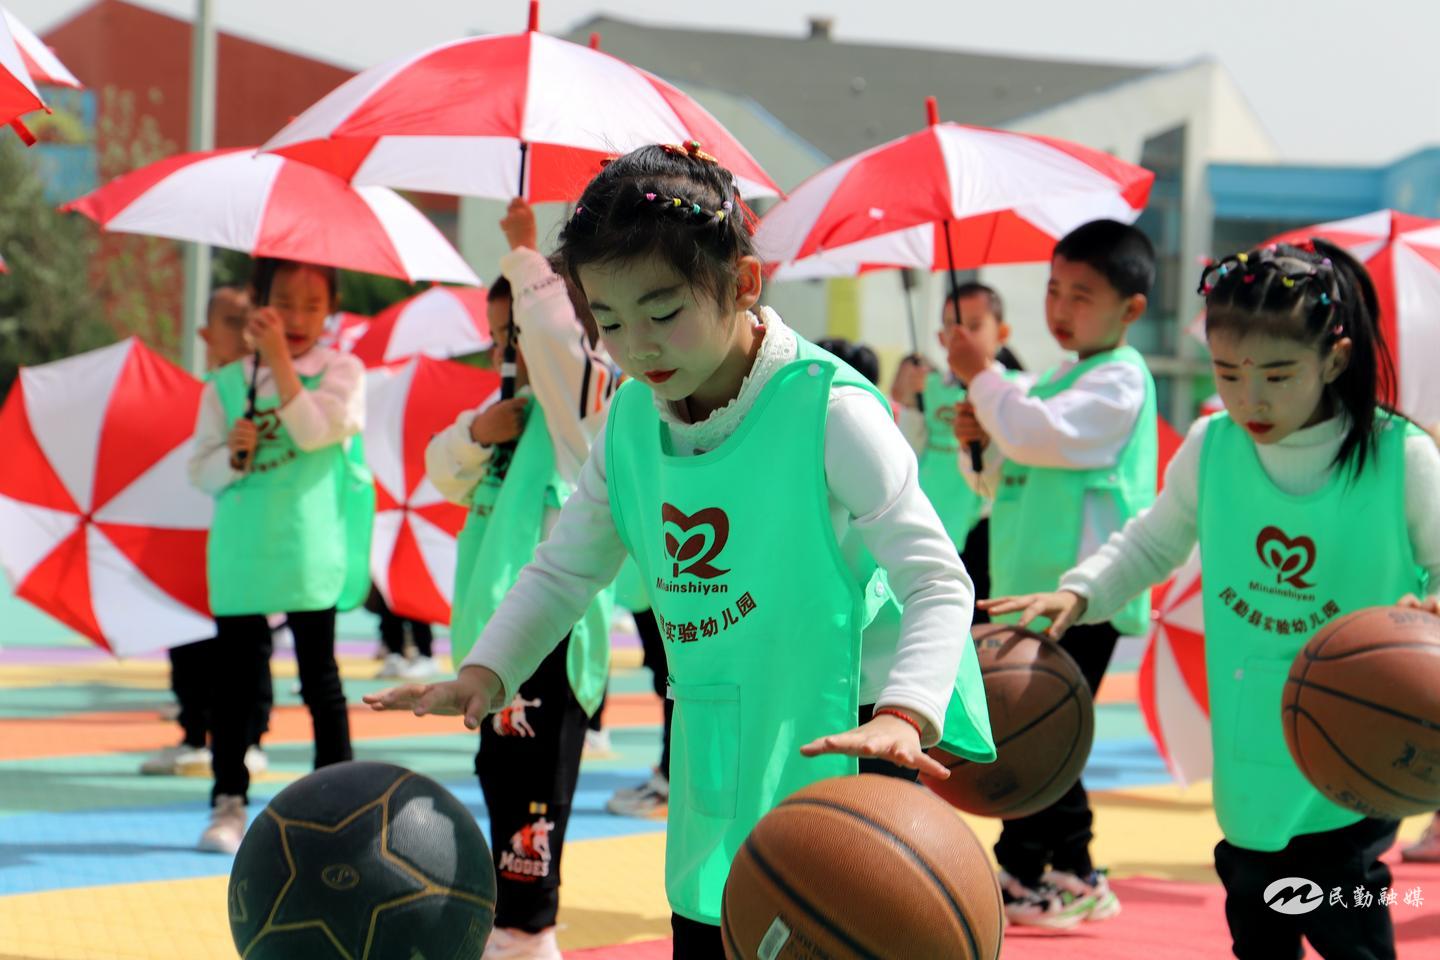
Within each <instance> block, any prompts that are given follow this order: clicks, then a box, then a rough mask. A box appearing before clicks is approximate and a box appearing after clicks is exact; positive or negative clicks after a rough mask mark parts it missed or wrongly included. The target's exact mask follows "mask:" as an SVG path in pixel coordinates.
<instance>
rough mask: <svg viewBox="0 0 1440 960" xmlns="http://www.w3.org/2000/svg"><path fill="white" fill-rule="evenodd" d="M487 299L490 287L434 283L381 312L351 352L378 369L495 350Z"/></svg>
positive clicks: (368, 365)
mask: <svg viewBox="0 0 1440 960" xmlns="http://www.w3.org/2000/svg"><path fill="white" fill-rule="evenodd" d="M485 301H486V291H484V290H480V289H463V288H459V287H433V288H431V289H429V290H426V291H425V292H424V293H421V294H416V295H415V296H413V297H411V298H409V299H408V300H401V301H400V302H399V303H397V304H395V305H393V306H391V307H389V308H387V309H385V310H383V311H382V312H381V313H379V314H378V315H376V316H375V318H374V319H372V320H371V321H370V325H369V327H367V328H366V330H365V333H364V335H363V336H361V337H359V338H358V339H357V340H356V341H355V346H354V347H353V348H352V349H351V351H350V352H351V353H353V354H355V356H357V357H359V358H360V360H361V361H363V362H364V364H365V366H367V367H371V368H373V367H381V366H387V365H390V364H395V363H403V362H405V361H406V360H409V359H410V358H411V357H414V356H427V357H436V358H443V357H463V356H465V355H466V354H470V353H479V352H480V351H482V350H489V349H490V344H491V341H490V325H489V323H487V322H486V320H485Z"/></svg>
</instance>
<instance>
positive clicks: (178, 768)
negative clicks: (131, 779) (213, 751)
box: [140, 743, 210, 777]
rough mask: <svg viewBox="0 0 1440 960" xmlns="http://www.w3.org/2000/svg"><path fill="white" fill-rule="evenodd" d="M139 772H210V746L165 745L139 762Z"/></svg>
mask: <svg viewBox="0 0 1440 960" xmlns="http://www.w3.org/2000/svg"><path fill="white" fill-rule="evenodd" d="M140 772H141V773H143V774H145V775H146V776H150V777H182V776H204V775H206V774H209V772H210V748H209V747H189V746H186V745H185V744H183V743H182V744H180V746H178V747H166V748H165V749H164V750H161V751H160V752H159V753H157V754H155V756H153V757H150V758H149V759H147V760H146V761H145V762H144V763H142V764H140Z"/></svg>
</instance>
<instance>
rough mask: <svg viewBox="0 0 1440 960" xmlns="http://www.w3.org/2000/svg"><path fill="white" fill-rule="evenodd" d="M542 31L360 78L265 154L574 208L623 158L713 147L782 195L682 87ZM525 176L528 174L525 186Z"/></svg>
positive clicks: (389, 180) (422, 56) (753, 192)
mask: <svg viewBox="0 0 1440 960" xmlns="http://www.w3.org/2000/svg"><path fill="white" fill-rule="evenodd" d="M537 19H538V15H537V13H536V5H535V4H534V3H533V2H532V4H531V11H530V29H529V30H527V31H526V32H525V33H520V34H505V35H499V36H485V37H471V38H467V39H464V40H456V41H453V42H451V43H445V44H441V45H439V46H436V47H431V48H429V49H427V50H423V51H421V52H419V53H416V54H413V55H411V56H407V57H401V58H399V59H397V60H392V61H390V62H389V63H385V64H381V65H380V66H377V67H372V68H371V69H369V70H366V71H364V72H363V73H360V74H357V75H356V76H354V77H352V78H351V79H350V80H348V81H346V82H345V83H344V84H342V85H341V86H340V87H338V88H336V89H335V90H334V91H333V92H331V93H330V94H329V95H327V96H326V97H325V98H324V99H322V100H320V101H319V102H318V103H316V104H315V105H314V106H312V107H311V108H310V109H309V110H306V111H305V112H304V113H303V114H301V115H300V116H299V117H297V118H296V119H294V120H292V121H291V122H290V124H289V125H288V126H286V127H285V128H284V129H283V130H281V131H280V132H279V133H278V134H276V135H275V136H274V137H272V138H271V139H270V141H269V142H268V143H266V144H265V146H264V147H262V148H261V149H263V150H267V151H273V152H276V153H279V154H282V155H284V156H287V157H292V158H294V159H296V160H302V161H304V162H306V163H312V164H315V165H316V166H318V167H321V168H323V169H325V170H328V171H329V172H331V173H333V174H336V175H337V176H339V177H342V178H344V179H346V180H352V181H353V182H355V183H357V184H359V183H366V184H384V185H385V186H390V187H399V188H406V189H412V190H426V191H430V192H433V193H453V194H461V195H466V196H477V197H493V198H499V199H505V198H509V197H513V196H516V195H517V188H518V195H519V196H523V197H526V198H527V199H529V200H530V201H531V202H534V203H539V202H544V201H571V200H574V199H575V198H577V197H578V196H579V195H580V193H581V192H582V191H583V190H584V188H585V185H586V184H587V183H588V182H589V181H590V180H591V178H593V177H594V176H595V174H596V173H597V172H598V171H599V169H600V162H601V161H602V160H603V159H604V158H606V157H609V156H614V155H615V154H619V153H625V152H627V151H629V150H633V149H635V148H636V147H640V146H643V145H645V144H649V143H680V142H681V141H684V140H699V141H700V142H701V144H702V145H703V146H704V149H705V150H706V152H708V153H710V154H713V155H714V156H715V157H716V158H718V159H719V161H720V162H721V163H723V164H724V165H725V166H726V167H728V168H729V169H730V170H731V171H732V172H733V173H734V174H735V176H736V179H737V182H738V185H739V188H740V192H741V193H742V194H743V195H745V196H773V195H777V194H778V193H779V192H780V191H779V189H778V188H777V187H776V186H775V184H774V182H773V181H771V179H770V177H769V176H768V175H767V174H766V173H765V171H764V170H762V169H761V168H760V165H759V164H758V163H757V162H756V161H755V158H754V157H752V156H751V155H750V154H749V153H748V152H747V151H746V150H745V148H744V147H742V146H741V145H740V143H739V141H737V140H736V139H735V138H734V137H733V136H731V135H730V133H729V131H727V130H726V129H725V128H724V127H723V126H721V124H720V122H719V121H718V120H716V119H715V118H714V117H713V116H711V115H710V113H709V112H708V111H707V110H705V108H704V107H702V106H700V105H699V104H698V103H696V102H695V101H694V100H692V99H691V98H690V97H689V96H687V95H686V94H684V93H682V92H681V91H680V90H679V89H677V88H676V87H674V86H672V85H671V84H669V83H666V82H665V81H664V80H661V79H660V78H659V77H656V76H655V75H654V74H651V73H647V72H646V71H644V70H641V69H639V68H638V67H634V66H631V65H630V64H628V63H626V62H625V61H623V60H620V59H617V58H616V57H612V56H611V55H610V54H608V53H604V52H602V51H600V50H598V49H592V48H590V47H582V46H580V45H579V44H574V43H570V42H569V41H566V40H561V39H559V38H557V37H551V36H547V35H545V34H543V33H540V32H538V29H537ZM522 171H523V179H522Z"/></svg>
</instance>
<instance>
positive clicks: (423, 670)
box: [385, 657, 440, 680]
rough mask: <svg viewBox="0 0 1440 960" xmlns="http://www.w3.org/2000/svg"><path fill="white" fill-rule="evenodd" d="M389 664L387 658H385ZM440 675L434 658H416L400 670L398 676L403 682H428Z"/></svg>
mask: <svg viewBox="0 0 1440 960" xmlns="http://www.w3.org/2000/svg"><path fill="white" fill-rule="evenodd" d="M385 659H386V663H389V659H390V658H389V657H386V658H385ZM439 675H440V665H439V664H438V663H436V662H435V658H434V657H416V658H415V659H414V660H411V661H410V662H409V663H407V664H405V665H404V666H403V667H401V668H400V673H399V676H400V677H401V678H403V679H405V680H429V679H431V678H432V677H438V676H439Z"/></svg>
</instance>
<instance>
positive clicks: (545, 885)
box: [475, 637, 588, 933]
mask: <svg viewBox="0 0 1440 960" xmlns="http://www.w3.org/2000/svg"><path fill="white" fill-rule="evenodd" d="M569 648H570V638H569V637H566V638H565V640H564V641H562V642H561V644H560V646H558V647H556V648H555V649H554V650H552V651H551V652H550V655H549V656H548V657H546V658H545V659H544V660H543V661H542V662H541V664H540V667H539V669H537V670H536V671H535V675H534V676H532V677H531V678H530V679H529V680H526V681H525V682H524V683H522V684H521V685H520V692H519V694H518V696H517V697H516V698H514V699H512V700H511V701H510V706H509V707H507V708H505V710H502V711H501V712H500V713H497V714H494V715H492V716H489V717H486V718H485V721H484V723H483V724H481V726H480V752H479V753H477V754H476V755H475V773H476V775H477V776H479V778H480V790H481V792H483V793H484V795H485V807H486V809H487V810H488V811H489V814H490V849H491V851H492V853H493V854H494V857H495V876H496V881H497V883H496V903H495V926H497V927H506V928H508V929H512V930H514V929H519V930H524V931H526V932H529V933H538V932H539V931H541V930H544V929H545V928H546V927H553V926H554V925H555V914H556V912H557V911H558V910H559V907H560V855H561V853H562V851H563V850H564V847H565V828H566V826H567V825H568V824H569V822H570V808H571V804H572V802H573V801H574V798H575V784H576V782H577V781H578V780H579V779H580V754H581V752H582V751H583V750H584V749H585V729H586V724H587V721H588V718H587V717H586V715H585V710H584V708H582V707H581V706H580V703H579V702H578V701H577V700H576V699H575V694H574V693H573V692H572V691H571V690H570V676H569V673H568V672H567V671H566V668H565V657H566V652H567V651H568V650H569ZM517 701H523V706H522V705H520V704H519V703H518V702H517Z"/></svg>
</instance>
